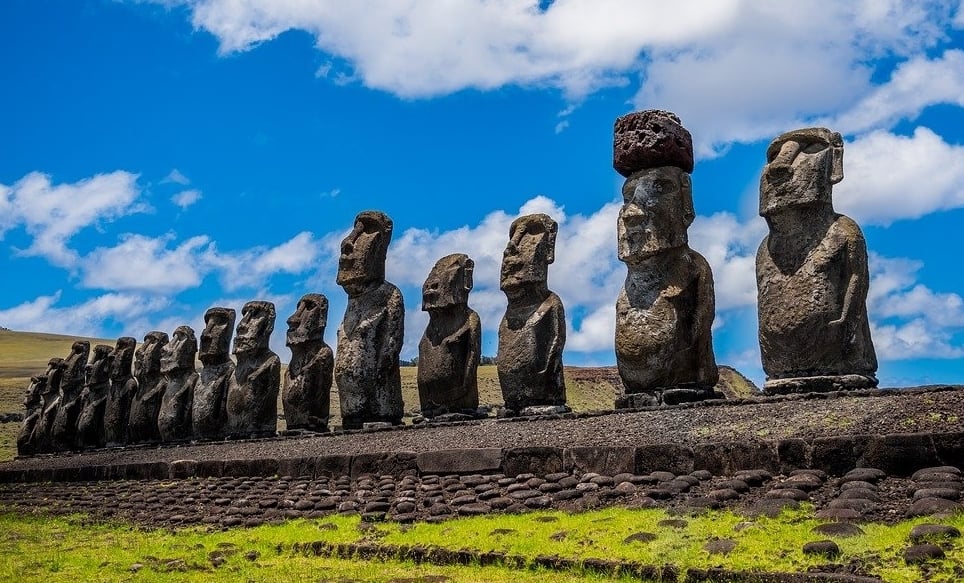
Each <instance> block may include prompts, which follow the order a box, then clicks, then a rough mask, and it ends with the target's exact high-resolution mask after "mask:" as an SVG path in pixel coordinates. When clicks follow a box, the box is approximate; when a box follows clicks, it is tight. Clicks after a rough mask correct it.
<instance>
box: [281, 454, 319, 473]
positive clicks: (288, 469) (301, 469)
mask: <svg viewBox="0 0 964 583" xmlns="http://www.w3.org/2000/svg"><path fill="white" fill-rule="evenodd" d="M315 459H316V458H313V457H291V458H284V459H280V460H278V475H279V476H314V475H315Z"/></svg>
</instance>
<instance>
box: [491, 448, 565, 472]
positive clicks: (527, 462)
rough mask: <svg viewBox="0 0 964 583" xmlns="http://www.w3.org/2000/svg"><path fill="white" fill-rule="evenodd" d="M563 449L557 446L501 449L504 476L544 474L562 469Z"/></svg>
mask: <svg viewBox="0 0 964 583" xmlns="http://www.w3.org/2000/svg"><path fill="white" fill-rule="evenodd" d="M562 453H563V450H562V449H560V448H557V447H514V448H512V449H507V450H504V451H503V455H502V473H504V474H505V475H506V476H518V475H519V474H536V475H537V476H544V475H546V474H554V473H557V472H561V471H563V462H562Z"/></svg>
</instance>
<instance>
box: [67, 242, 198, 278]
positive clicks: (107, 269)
mask: <svg viewBox="0 0 964 583" xmlns="http://www.w3.org/2000/svg"><path fill="white" fill-rule="evenodd" d="M173 240H174V235H173V234H168V235H165V236H163V237H157V238H152V237H145V236H143V235H132V234H127V235H124V236H122V237H121V242H120V243H119V244H118V245H116V246H114V247H98V248H96V249H94V250H93V251H91V252H90V253H89V254H88V255H87V256H85V257H84V259H83V261H82V264H83V271H84V276H83V280H82V283H83V285H84V286H85V287H89V288H99V289H109V290H144V291H148V290H149V291H154V292H179V291H182V290H185V289H189V288H193V287H197V286H198V285H200V284H201V280H202V279H203V277H204V272H205V271H206V268H205V266H204V265H203V264H202V262H201V261H200V258H201V256H202V255H203V254H204V253H205V252H207V251H208V250H209V249H210V247H211V244H210V240H209V239H208V238H207V237H205V236H198V237H192V238H190V239H188V240H187V241H185V242H183V243H181V244H180V245H178V246H177V247H175V248H174V249H169V248H168V244H169V243H170V242H172V241H173Z"/></svg>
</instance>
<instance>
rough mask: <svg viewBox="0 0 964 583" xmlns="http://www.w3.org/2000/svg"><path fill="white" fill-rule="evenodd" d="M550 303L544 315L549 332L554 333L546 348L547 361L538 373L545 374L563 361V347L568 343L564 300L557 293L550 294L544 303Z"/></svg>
mask: <svg viewBox="0 0 964 583" xmlns="http://www.w3.org/2000/svg"><path fill="white" fill-rule="evenodd" d="M546 304H550V306H549V308H548V310H547V311H548V313H547V314H546V315H545V316H544V320H543V321H544V322H545V323H546V327H547V328H548V330H549V332H550V333H551V334H552V342H550V343H549V348H548V350H546V361H545V365H544V366H543V367H542V370H540V371H539V373H538V374H540V375H544V374H546V373H548V372H549V369H550V368H551V367H552V366H553V365H554V364H555V365H559V364H560V363H562V349H563V348H564V347H565V345H566V313H565V311H564V308H563V307H562V301H561V300H560V299H559V297H558V296H556V295H555V294H550V296H549V298H548V299H547V300H546V302H545V303H543V305H546Z"/></svg>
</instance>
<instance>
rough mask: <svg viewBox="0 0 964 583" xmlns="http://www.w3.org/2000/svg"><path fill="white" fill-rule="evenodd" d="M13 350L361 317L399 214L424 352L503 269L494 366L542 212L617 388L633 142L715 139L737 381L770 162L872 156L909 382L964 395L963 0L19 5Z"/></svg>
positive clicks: (892, 348) (9, 194) (487, 334)
mask: <svg viewBox="0 0 964 583" xmlns="http://www.w3.org/2000/svg"><path fill="white" fill-rule="evenodd" d="M0 89H2V90H0V136H2V137H3V139H2V140H0V160H2V163H0V274H3V277H2V282H3V285H2V286H0V326H6V327H8V328H12V329H15V330H32V331H47V332H61V333H68V334H83V335H97V336H106V337H116V336H119V335H122V334H129V335H133V336H136V337H138V338H141V337H143V335H144V334H145V333H146V332H148V331H150V330H154V329H159V330H164V331H167V332H170V331H171V330H173V329H174V328H175V327H176V326H177V325H180V324H183V323H187V324H190V325H192V326H194V327H195V328H196V329H200V328H201V327H202V323H201V316H202V314H203V312H204V310H205V309H207V308H208V307H210V306H213V305H227V306H234V307H236V308H240V305H241V304H243V302H245V301H247V300H250V299H268V300H272V301H274V302H275V303H276V304H277V306H278V314H279V322H278V324H277V325H276V330H275V333H274V336H273V341H272V345H273V346H274V348H275V350H276V351H277V352H278V353H279V354H280V355H281V356H282V359H284V360H287V357H288V356H289V353H288V351H287V350H286V349H285V348H284V345H283V344H284V341H283V337H284V335H283V330H284V327H285V325H284V319H285V318H286V317H287V315H288V314H290V313H291V312H292V311H293V310H294V306H295V304H296V303H297V300H298V298H299V297H300V296H301V295H302V294H304V293H307V292H320V293H324V294H325V295H327V296H328V298H329V299H330V301H331V312H330V316H329V330H328V333H327V335H326V338H327V340H328V342H329V344H332V345H334V336H335V328H336V326H337V323H338V322H339V321H340V320H341V317H342V314H343V312H344V306H345V294H344V292H343V291H342V290H341V288H339V287H338V286H336V285H335V283H334V280H335V278H334V274H335V266H336V261H337V253H338V243H339V241H340V240H341V238H342V236H343V235H344V234H345V233H346V232H347V231H348V230H349V229H350V227H351V224H352V221H353V218H354V216H355V214H356V213H358V212H359V211H362V210H366V209H379V210H382V211H385V212H386V213H388V214H389V215H390V216H391V217H392V218H393V219H394V221H395V237H394V241H393V244H392V249H391V251H390V254H389V265H388V278H389V280H390V281H393V282H394V283H396V284H398V285H399V286H400V287H401V288H402V291H403V294H404V296H405V298H406V343H405V348H404V350H403V357H405V358H410V357H412V356H414V355H415V354H416V353H417V343H418V339H419V337H420V336H421V333H422V330H423V329H424V325H425V322H426V320H427V318H426V316H425V315H424V313H422V312H421V311H420V310H419V306H420V291H419V290H420V286H421V283H422V281H423V280H424V278H425V276H426V275H427V273H428V271H429V269H430V268H431V266H432V265H433V264H434V262H435V261H436V260H437V259H438V258H439V257H441V256H443V255H447V254H449V253H455V252H465V253H468V254H469V255H470V256H471V257H473V258H474V259H475V260H476V263H477V269H476V289H475V290H474V291H473V293H472V296H471V299H470V303H471V304H472V305H473V307H474V308H475V309H476V310H477V311H478V312H479V313H480V315H481V317H482V321H483V327H484V340H483V342H484V346H483V352H484V353H485V354H495V347H496V330H497V328H498V322H499V319H500V317H501V314H502V311H503V310H504V306H505V299H504V296H503V295H502V294H501V292H500V291H499V289H498V267H499V262H500V260H501V254H502V250H503V248H504V246H505V242H506V240H507V236H508V227H509V223H510V222H511V221H512V219H513V218H514V217H516V216H518V215H519V214H521V213H527V212H548V213H549V214H550V215H552V216H553V217H554V218H556V220H558V221H559V222H560V233H559V239H558V243H557V252H556V257H557V259H556V263H555V264H554V265H553V266H552V267H551V269H550V287H551V288H552V289H553V290H555V291H556V292H557V293H559V295H560V296H561V297H562V298H563V301H564V302H565V305H566V310H567V315H568V319H569V326H570V328H571V329H570V332H569V339H568V344H567V349H566V353H565V361H566V363H567V364H572V365H594V364H600V365H608V364H612V363H613V362H614V360H615V358H614V355H613V348H612V338H613V325H614V323H613V321H614V316H615V313H614V305H615V297H616V294H617V292H618V289H619V287H620V285H621V284H622V280H623V278H624V276H625V266H624V265H623V264H621V263H619V261H618V260H617V259H616V244H615V232H616V229H615V221H616V213H617V211H618V208H619V187H620V185H621V183H622V179H621V177H619V176H618V175H617V174H616V172H615V171H614V170H613V169H612V124H613V121H614V120H615V118H616V117H618V116H620V115H623V114H625V113H628V112H629V111H632V110H635V109H648V108H663V109H669V110H672V111H675V112H676V113H677V114H679V116H680V117H681V118H682V120H683V123H684V125H685V126H686V127H687V128H688V129H689V130H690V131H691V132H692V134H693V137H694V142H695V144H696V150H697V163H696V169H695V171H694V173H693V188H694V199H695V204H696V210H697V213H698V215H699V216H698V218H697V220H696V222H695V223H694V224H693V226H692V227H691V228H690V244H691V246H692V247H693V248H695V249H696V250H698V251H700V252H701V253H703V254H704V255H705V256H706V257H707V259H708V260H709V262H710V264H711V266H712V268H713V271H714V277H715V280H716V291H717V308H718V309H717V322H716V325H715V329H714V343H715V349H716V353H717V360H718V361H719V362H720V363H723V364H730V365H733V366H736V367H737V368H739V369H740V370H741V371H744V372H745V373H746V374H748V375H749V376H750V377H751V378H753V379H754V380H756V381H757V382H762V379H763V374H762V371H761V369H760V364H759V349H758V346H757V339H756V303H755V302H756V288H755V285H756V284H755V279H754V273H753V258H754V255H755V252H756V248H757V246H758V245H759V242H760V240H761V239H762V238H763V236H764V235H765V233H766V226H765V224H764V223H763V221H762V219H760V218H759V217H758V216H757V215H756V204H757V196H758V186H759V175H760V171H761V169H762V165H763V162H764V154H765V150H766V146H767V144H768V143H769V141H770V140H771V139H772V138H773V137H774V136H776V135H778V134H780V133H782V132H783V131H786V130H789V129H793V128H797V127H803V126H809V125H825V126H827V127H830V128H832V129H835V130H838V131H840V132H842V133H843V134H844V136H845V139H846V150H845V156H844V171H845V178H844V181H843V182H842V183H840V184H839V185H837V186H836V187H835V189H834V200H835V206H836V208H837V210H838V211H839V212H843V213H846V214H848V215H849V216H851V217H853V218H854V219H855V220H857V221H858V223H860V224H861V226H862V227H863V229H864V233H865V235H866V238H867V242H868V247H869V249H870V253H871V272H872V282H871V292H870V299H869V301H868V303H869V310H870V315H871V319H872V322H873V336H874V341H875V344H876V346H877V352H878V356H879V358H880V361H881V363H880V371H879V376H880V378H881V381H882V384H883V385H885V386H901V385H912V384H923V383H936V382H962V381H964V301H962V297H961V295H962V294H964V274H962V270H961V269H960V266H961V259H960V256H961V251H962V249H964V244H962V241H964V238H962V236H961V233H960V231H961V229H962V227H964V8H962V5H961V3H960V2H959V1H957V0H955V1H951V2H910V1H908V2H901V1H900V0H891V1H887V2H883V1H878V0H867V1H863V2H847V3H843V2H836V1H834V0H821V1H815V2H808V3H784V2H781V3H773V2H741V1H737V0H719V1H715V2H712V3H706V2H675V3H666V2H661V1H655V0H654V1H635V0H626V1H620V0H605V1H590V0H560V1H557V2H554V3H553V2H530V1H525V0H496V1H488V2H478V1H475V0H466V1H464V2H451V3H439V2H435V1H432V0H412V1H410V2H387V3H386V2H374V1H361V0H359V1H354V2H350V3H349V2H336V1H331V2H326V1H323V0H318V1H315V2H306V1H303V0H248V1H247V2H235V1H229V0H156V1H147V0H142V1H129V2H115V1H108V0H6V1H5V2H2V3H0Z"/></svg>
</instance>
